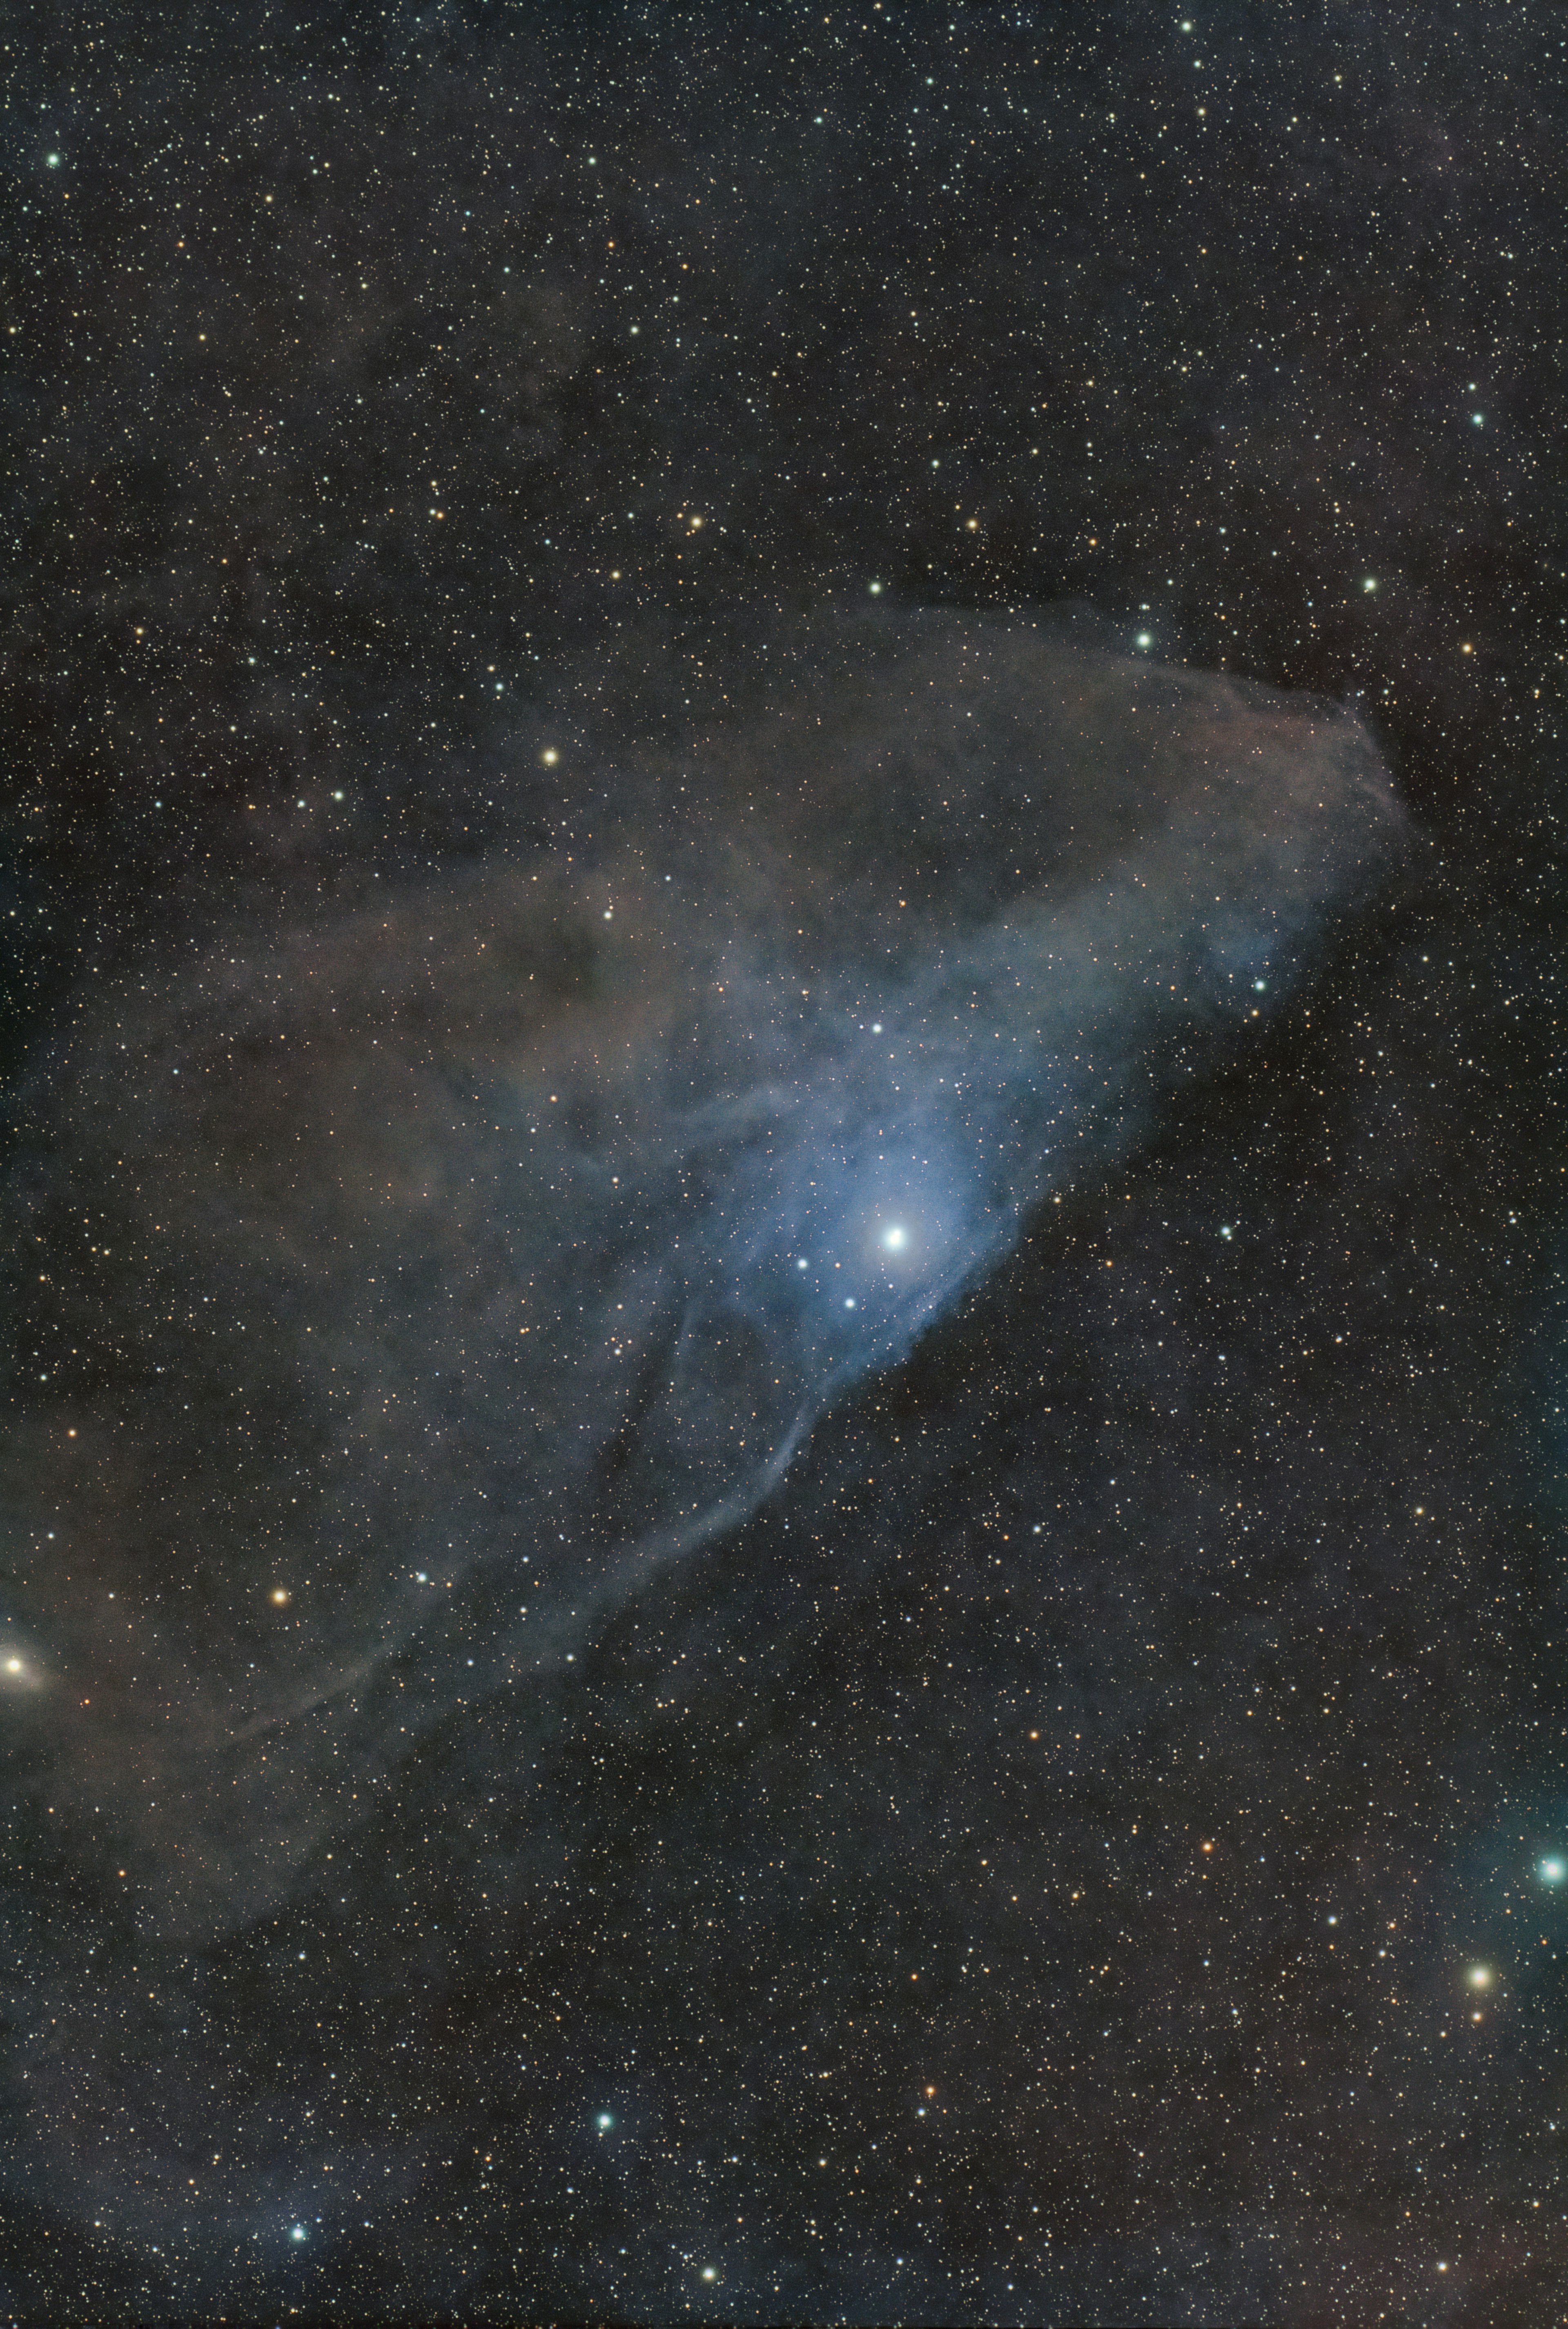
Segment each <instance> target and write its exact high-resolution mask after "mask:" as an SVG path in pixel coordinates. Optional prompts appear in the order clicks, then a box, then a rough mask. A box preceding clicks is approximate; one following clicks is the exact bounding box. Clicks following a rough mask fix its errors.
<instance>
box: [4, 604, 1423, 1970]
mask: <svg viewBox="0 0 1568 2329" xmlns="http://www.w3.org/2000/svg"><path fill="white" fill-rule="evenodd" d="M767 670H768V674H769V675H767V676H761V675H760V674H751V676H750V677H749V678H748V680H747V681H746V684H743V685H742V684H739V682H738V684H737V685H736V687H735V689H734V691H733V697H732V709H731V710H730V711H729V712H726V713H725V714H724V716H723V717H721V718H716V719H714V720H713V721H711V722H710V723H709V724H708V727H707V730H706V731H705V732H704V735H703V736H702V737H701V738H700V739H699V740H697V741H696V743H695V744H694V747H693V749H692V750H689V751H677V750H675V748H673V747H670V746H668V745H656V744H655V743H654V742H652V741H650V740H649V739H650V737H652V736H653V735H656V733H657V732H658V731H657V729H656V726H654V725H652V724H651V723H650V724H648V725H647V726H645V727H644V728H642V729H641V730H640V731H639V729H638V724H637V722H636V721H623V723H622V725H621V728H620V730H619V731H618V732H616V733H614V734H610V733H608V732H607V733H606V734H605V735H604V736H603V737H601V738H600V739H599V740H597V741H596V742H592V743H590V745H589V746H585V747H584V748H583V757H584V760H585V768H586V773H584V772H579V773H578V774H577V775H575V776H574V777H573V778H572V779H571V787H570V788H569V789H568V790H567V791H566V792H565V794H564V795H563V801H562V806H563V808H564V810H565V811H566V812H567V814H564V815H563V816H562V817H561V818H560V820H559V824H560V832H559V834H558V836H557V838H556V840H555V841H554V843H553V844H552V845H550V846H547V847H541V846H539V845H537V844H534V845H533V846H529V847H524V846H522V845H519V846H517V847H515V848H510V849H505V850H498V851H497V852H496V853H495V855H494V856H493V857H492V858H491V859H489V860H487V861H486V862H485V863H482V864H480V865H478V866H477V867H476V866H468V867H466V868H464V869H462V870H460V871H458V872H453V871H450V870H444V871H443V872H442V873H441V874H440V876H439V879H435V880H431V879H429V878H427V879H424V880H415V879H413V878H405V879H403V880H402V881H401V882H392V881H391V880H379V879H373V878H367V879H366V880H365V881H364V882H362V883H361V884H360V885H359V886H358V888H357V890H356V891H354V894H353V895H351V896H350V897H348V898H347V899H346V900H339V901H336V902H335V903H333V904H331V905H330V906H323V905H321V904H319V903H315V904H312V905H310V906H308V907H302V906H301V905H300V904H298V902H296V901H295V900H291V899H290V898H289V897H288V895H287V894H279V895H277V896H275V897H272V898H270V899H269V900H267V901H265V904H264V905H263V906H260V907H258V908H257V909H255V910H252V911H251V912H250V913H249V914H248V915H247V916H246V917H244V918H242V919H238V920H236V922H235V924H234V926H233V927H232V928H231V929H230V930H229V931H227V932H226V933H225V935H224V936H223V938H222V940H221V941H220V942H218V943H216V944H213V945H212V946H210V947H208V948H206V949H205V950H204V952H203V954H202V955H201V957H200V958H199V959H193V958H192V957H190V956H189V955H187V956H186V957H184V959H183V960H182V961H181V962H180V963H179V965H178V966H177V967H175V968H172V969H171V968H169V967H167V966H165V965H160V966H157V967H156V968H155V967H152V966H147V967H146V968H144V969H142V970H141V971H139V972H137V973H136V974H134V975H130V976H123V977H121V978H120V979H118V981H117V982H116V983H115V984H114V985H113V986H112V989H111V991H109V992H108V993H103V994H96V995H84V996H83V997H82V998H81V1002H80V1008H79V1009H78V1011H77V1013H76V1014H75V1015H74V1017H72V1018H71V1020H70V1022H69V1032H68V1033H62V1035H61V1039H60V1043H59V1046H58V1049H57V1051H56V1052H55V1054H54V1056H53V1057H52V1059H51V1061H50V1062H49V1070H48V1079H47V1084H46V1085H44V1086H41V1089H46V1090H47V1092H48V1095H49V1098H48V1104H47V1107H46V1108H44V1107H43V1106H42V1105H41V1107H40V1110H39V1114H38V1122H37V1126H36V1129H35V1132H34V1136H33V1138H32V1140H31V1142H30V1144H29V1146H28V1148H27V1151H26V1153H25V1155H24V1158H23V1160H22V1162H21V1164H20V1165H18V1167H17V1168H16V1170H15V1171H14V1174H13V1176H12V1181H11V1183H10V1192H9V1203H10V1208H11V1217H12V1221H11V1237H10V1243H11V1245H12V1249H13V1251H14V1254H15V1255H16V1256H18V1257H20V1259H18V1260H17V1262H16V1278H17V1284H16V1287H15V1293H14V1301H13V1303H12V1305H11V1314H12V1341H13V1354H12V1355H13V1369H14V1378H15V1392H14V1397H15V1404H14V1410H13V1415H14V1420H13V1422H12V1424H11V1426H10V1427H9V1430H8V1435H7V1437H8V1443H9V1446H8V1453H7V1456H6V1458H5V1504H6V1509H7V1515H8V1519H9V1523H10V1526H11V1531H12V1533H13V1536H14V1541H15V1542H16V1544H17V1545H18V1547H19V1554H18V1565H17V1569H16V1572H15V1576H14V1584H13V1589H12V1597H11V1602H10V1606H9V1609H8V1612H7V1615H8V1617H9V1619H10V1623H9V1626H8V1627H7V1635H8V1640H9V1641H10V1642H11V1643H12V1644H14V1646H13V1647H12V1648H11V1650H10V1657H9V1668H8V1673H7V1674H6V1675H5V1676H4V1677H0V1681H4V1682H5V1684H6V1686H7V1688H8V1691H9V1695H10V1699H11V1702H12V1711H13V1712H14V1716H15V1719H16V1721H17V1723H18V1725H19V1726H20V1727H21V1730H22V1732H23V1735H24V1739H26V1740H29V1741H30V1742H31V1750H30V1751H31V1752H32V1755H33V1768H34V1771H35V1772H36V1774H37V1775H38V1777H39V1784H40V1785H42V1784H43V1779H44V1778H45V1777H46V1778H47V1783H48V1787H49V1789H50V1791H51V1796H52V1799H53V1798H54V1797H56V1796H63V1797H65V1798H66V1799H67V1800H69V1801H71V1802H73V1803H75V1804H77V1805H78V1806H81V1807H83V1808H84V1809H85V1808H92V1809H94V1810H97V1809H99V1808H101V1807H111V1808H112V1812H113V1815H114V1816H115V1818H116V1819H117V1821H118V1832H119V1833H122V1834H126V1835H127V1836H128V1838H129V1842H128V1844H127V1846H126V1849H127V1852H128V1853H130V1854H132V1855H136V1854H138V1853H139V1854H140V1855H141V1863H142V1866H143V1869H144V1871H146V1870H152V1871H156V1884H155V1885H154V1887H153V1889H152V1891H151V1892H150V1893H149V1895H148V1898H149V1900H150V1902H151V1905H149V1907H148V1908H147V1909H146V1911H145V1912H144V1913H145V1914H146V1917H147V1918H149V1919H151V1920H152V1921H154V1922H155V1923H156V1924H158V1925H159V1926H160V1927H161V1928H163V1929H164V1930H165V1932H167V1933H169V1934H176V1935H177V1934H184V1935H188V1936H192V1937H195V1936H199V1935H201V1934H203V1933H204V1932H210V1931H211V1930H213V1929H214V1928H216V1927H217V1926H219V1925H222V1924H224V1923H230V1922H232V1921H235V1920H237V1919H240V1918H241V1917H242V1916H243V1915H245V1914H247V1913H250V1912H253V1911H254V1909H256V1908H257V1907H258V1906H259V1905H260V1904H261V1903H263V1902H264V1901H265V1900H268V1899H269V1898H270V1897H274V1896H275V1895H276V1893H277V1891H278V1890H279V1887H281V1886H284V1885H286V1883H287V1881H288V1876H289V1873H290V1872H291V1871H292V1870H293V1869H294V1868H296V1867H297V1866H298V1864H299V1862H300V1861H301V1859H302V1858H303V1856H304V1855H306V1854H307V1853H309V1852H311V1851H312V1850H314V1849H316V1847H317V1846H318V1845H319V1844H320V1843H321V1842H322V1840H323V1838H324V1837H326V1835H328V1834H330V1832H331V1831H332V1829H333V1828H334V1826H335V1825H338V1824H341V1823H344V1822H350V1823H352V1821H353V1820H354V1817H355V1816H356V1813H355V1810H354V1806H355V1805H356V1804H358V1803H359V1802H360V1801H361V1800H362V1798H363V1796H364V1790H365V1789H366V1787H368V1786H369V1785H370V1784H371V1783H372V1782H373V1779H374V1777H375V1775H376V1773H377V1771H378V1770H379V1769H381V1768H383V1767H384V1766H385V1765H386V1764H387V1763H388V1762H389V1761H390V1760H391V1759H394V1758H395V1757H396V1756H397V1755H398V1754H400V1753H401V1752H402V1751H403V1750H404V1749H406V1747H407V1744H408V1742H409V1740H411V1738H413V1737H417V1735H418V1733H419V1730H420V1727H421V1726H422V1725H424V1724H426V1723H428V1722H430V1721H432V1720H434V1719H436V1718H437V1717H439V1716H442V1715H445V1714H446V1713H448V1712H449V1711H450V1710H451V1709H452V1708H453V1707H454V1706H456V1705H459V1704H462V1703H467V1702H472V1703H478V1702H481V1701H483V1700H484V1699H485V1698H486V1697H487V1696H489V1695H491V1694H493V1693H497V1692H508V1693H517V1692H524V1693H525V1692H526V1691H527V1689H528V1686H529V1683H530V1678H531V1677H537V1676H538V1675H540V1674H541V1673H543V1672H546V1671H551V1672H553V1671H558V1670H559V1669H560V1668H561V1667H562V1666H563V1665H565V1664H570V1663H571V1662H573V1661H575V1659H576V1658H577V1657H578V1655H579V1654H580V1653H581V1650H582V1647H583V1645H584V1644H585V1642H587V1641H588V1640H589V1639H590V1637H591V1636H592V1633H593V1631H594V1628H595V1627H597V1626H599V1625H601V1624H602V1623H603V1622H604V1620H605V1619H606V1617H608V1615H609V1614H610V1613H611V1612H613V1611H616V1610H618V1609H620V1608H623V1607H624V1606H625V1605H626V1604H627V1603H628V1600H629V1599H631V1598H633V1597H636V1596H638V1595H639V1594H642V1593H646V1592H650V1591H654V1590H656V1587H657V1581H658V1579H659V1577H660V1575H661V1572H662V1571H663V1570H665V1569H666V1567H667V1565H668V1564H669V1563H671V1562H673V1561H677V1560H679V1559H680V1558H681V1557H682V1556H683V1555H684V1554H685V1553H686V1552H688V1551H690V1550H691V1549H692V1548H693V1547H694V1546H695V1545H696V1544H698V1543H700V1542H703V1541H704V1540H705V1539H709V1538H711V1537H712V1536H713V1534H714V1532H717V1531H720V1530H723V1529H724V1528H726V1527H727V1526H729V1525H730V1524H732V1523H734V1522H737V1521H739V1520H740V1519H741V1518H742V1517H743V1516H744V1515H745V1514H746V1513H748V1512H749V1511H751V1509H753V1508H754V1506H755V1504H757V1502H758V1500H759V1499H760V1497H762V1496H763V1495H766V1494H767V1492H768V1490H769V1488H770V1485H771V1484H772V1483H774V1482H775V1481H776V1480H777V1479H778V1477H779V1474H780V1473H781V1471H782V1469H783V1468H784V1466H787V1465H788V1464H789V1462H790V1461H791V1459H792V1458H793V1457H796V1456H797V1454H798V1450H799V1449H800V1448H801V1446H802V1443H803V1441H804V1439H805V1438H806V1436H807V1435H808V1432H809V1430H810V1429H811V1427H812V1425H813V1423H814V1421H815V1420H816V1419H817V1418H818V1416H819V1415H820V1414H821V1412H822V1410H823V1408H824V1405H825V1403H826V1402H827V1401H828V1400H830V1399H831V1398H832V1397H833V1396H834V1394H835V1393H836V1391H838V1390H839V1389H841V1388H842V1387H844V1386H845V1385H847V1384H849V1383H851V1382H852V1381H855V1379H856V1378H859V1377H862V1376H864V1375H865V1374H866V1373H867V1372H869V1371H871V1370H874V1369H877V1368H882V1367H887V1366H890V1365H893V1364H896V1363H898V1362H899V1361H900V1360H901V1359H902V1357H903V1356H904V1355H905V1354H907V1353H908V1352H909V1351H910V1349H911V1348H912V1344H913V1343H914V1341H915V1339H916V1338H917V1336H918V1335H919V1334H921V1330H922V1328H923V1327H924V1326H925V1325H927V1324H928V1322H930V1321H931V1320H932V1319H933V1318H935V1317H936V1316H937V1315H939V1314H940V1312H941V1311H942V1310H943V1309H944V1308H945V1307H946V1306H949V1305H950V1304H951V1303H952V1302H953V1300H954V1299H955V1297H958V1296H959V1294H960V1293H961V1292H962V1290H963V1289H964V1288H966V1287H968V1286H970V1285H972V1284H973V1283H974V1282H975V1281H976V1279H977V1278H978V1276H979V1275H980V1274H981V1273H983V1272H984V1271H985V1270H986V1269H987V1267H988V1266H990V1265H991V1264H993V1263H994V1262H995V1261H996V1259H997V1258H998V1257H999V1256H1000V1255H1002V1254H1003V1253H1005V1252H1006V1250H1007V1249H1008V1248H1009V1247H1010V1246H1011V1245H1012V1244H1013V1242H1014V1241H1015V1239H1016V1238H1017V1236H1018V1235H1019V1232H1020V1226H1021V1223H1022V1222H1023V1221H1024V1220H1025V1217H1026V1215H1027V1213H1028V1211H1029V1209H1030V1208H1031V1207H1033V1206H1035V1205H1037V1204H1038V1203H1040V1202H1041V1201H1042V1200H1045V1201H1047V1202H1048V1201H1049V1198H1050V1195H1051V1193H1052V1192H1053V1189H1054V1188H1060V1187H1063V1186H1065V1185H1068V1184H1070V1183H1072V1180H1073V1179H1074V1178H1075V1177H1076V1176H1077V1175H1079V1174H1082V1172H1083V1171H1084V1169H1085V1168H1086V1166H1087V1165H1091V1164H1092V1163H1094V1162H1097V1161H1103V1160H1104V1159H1105V1158H1106V1157H1107V1156H1108V1155H1110V1154H1111V1153H1113V1152H1115V1151H1117V1150H1119V1149H1124V1148H1125V1147H1126V1146H1127V1145H1128V1144H1129V1142H1131V1141H1133V1140H1136V1139H1137V1138H1138V1136H1140V1134H1142V1133H1143V1132H1145V1131H1146V1130H1147V1128H1148V1127H1149V1126H1150V1125H1151V1124H1152V1123H1153V1122H1154V1121H1155V1120H1156V1119H1157V1115H1158V1112H1159V1110H1160V1108H1161V1107H1162V1105H1164V1104H1165V1103H1166V1102H1167V1100H1168V1098H1169V1097H1170V1095H1171V1094H1172V1093H1173V1091H1175V1090H1176V1089H1179V1088H1180V1087H1181V1086H1182V1085H1183V1084H1184V1082H1185V1081H1187V1080H1190V1079H1192V1078H1193V1077H1195V1076H1196V1075H1198V1074H1200V1073H1202V1072H1203V1071H1204V1070H1205V1069H1206V1068H1207V1067H1209V1066H1210V1065H1212V1063H1214V1061H1216V1060H1218V1059H1220V1058H1222V1057H1223V1056H1224V1055H1225V1054H1226V1053H1227V1052H1228V1051H1232V1050H1233V1049H1234V1048H1236V1047H1237V1046H1241V1045H1244V1044H1246V1043H1248V1042H1256V1041H1257V1039H1258V1037H1259V1035H1260V1033H1261V1031H1262V1030H1264V1029H1265V1028H1266V1027H1267V1024H1268V1021H1269V1017H1270V1013H1271V1011H1272V1010H1273V1008H1274V1007H1275V1005H1276V1004H1278V1003H1279V1001H1280V999H1281V998H1282V997H1283V996H1284V995H1288V994H1289V992H1290V991H1291V990H1292V988H1293V987H1294V986H1296V985H1298V984H1299V982H1300V980H1301V979H1302V977H1303V976H1305V975H1306V974H1307V973H1308V970H1309V969H1310V967H1311V966H1312V964H1313V962H1314V960H1315V959H1316V957H1317V955H1318V951H1319V949H1320V948H1321V947H1322V946H1323V944H1324V943H1325V942H1326V938H1327V935H1328V934H1330V933H1331V932H1332V930H1333V929H1334V927H1335V925H1336V921H1337V918H1338V917H1340V916H1342V915H1343V914H1344V913H1345V912H1346V911H1347V910H1349V909H1350V908H1351V907H1352V906H1354V904H1355V902H1356V900H1358V898H1360V897H1362V896H1363V895H1364V894H1365V891H1367V888H1368V886H1369V884H1370V883H1371V882H1374V880H1375V879H1376V878H1377V877H1378V875H1379V873H1380V872H1381V871H1382V870H1383V869H1384V867H1385V865H1386V863H1387V862H1388V860H1389V857H1390V854H1391V853H1392V852H1393V850H1394V849H1395V848H1396V847H1397V846H1398V845H1399V844H1401V841H1402V838H1403V832H1404V826H1403V820H1402V816H1401V813H1400V811H1399V809H1398V807H1397V806H1396V803H1395V801H1394V798H1393V793H1392V791H1391V788H1390V786H1389V783H1388V779H1387V777H1386V775H1385V772H1384V768H1383V766H1382V764H1381V762H1380V759H1379V758H1378V755H1377V752H1376V750H1375V749H1374V745H1373V743H1372V741H1371V740H1370V739H1369V737H1368V735H1367V733H1366V732H1365V730H1364V729H1363V728H1362V727H1361V726H1360V725H1359V724H1358V723H1357V721H1355V719H1354V718H1353V717H1352V716H1350V715H1349V714H1348V713H1347V712H1345V711H1343V710H1341V709H1338V708H1336V707H1334V706H1331V705H1327V704H1325V703H1322V702H1316V701H1308V700H1304V699H1291V698H1287V697H1282V696H1280V695H1277V694H1270V693H1264V692H1263V691H1261V690H1259V689H1257V688H1254V687H1251V686H1246V685H1243V684H1240V683H1238V682H1235V681H1233V680H1231V679H1228V678H1225V677H1223V676H1217V675H1214V674H1195V673H1191V672H1188V671H1185V670H1180V669H1173V668H1170V667H1164V666H1157V665H1150V664H1148V662H1146V661H1144V660H1143V659H1141V658H1138V657H1134V656H1128V655H1121V654H1117V653H1112V652H1110V651H1107V650H1105V649H1103V648H1101V647H1097V646H1084V645H1082V644H1080V643H1078V642H1077V641H1075V640H1074V638H1073V637H1072V636H1071V635H1070V634H1069V633H1068V632H1067V631H1065V630H1064V629H1063V628H1062V627H1051V626H1049V625H1047V624H1044V623H1038V622H1035V621H1032V620H1028V619H1025V618H992V619H981V618H970V617H959V616H954V615H937V614H932V615H929V616H925V617H903V618H886V619H883V620H880V621H876V622H871V623H865V622H859V621H855V622H849V621H844V622H841V623H838V624H836V625H833V626H830V625H827V624H826V623H824V622H822V621H818V622H817V623H816V624H815V625H808V626H806V627H804V628H802V629H799V630H798V631H797V632H796V633H795V634H793V635H790V636H789V639H788V641H787V644H786V646H784V647H782V648H779V647H778V646H775V649H774V651H773V653H772V655H771V656H770V660H769V662H768V665H767ZM589 760H591V762H592V765H591V767H590V768H588V767H587V762H588V761H589ZM590 813H592V814H593V815H594V816H596V822H595V823H594V824H593V825H591V826H590V822H589V818H590ZM383 892H384V894H383Z"/></svg>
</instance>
